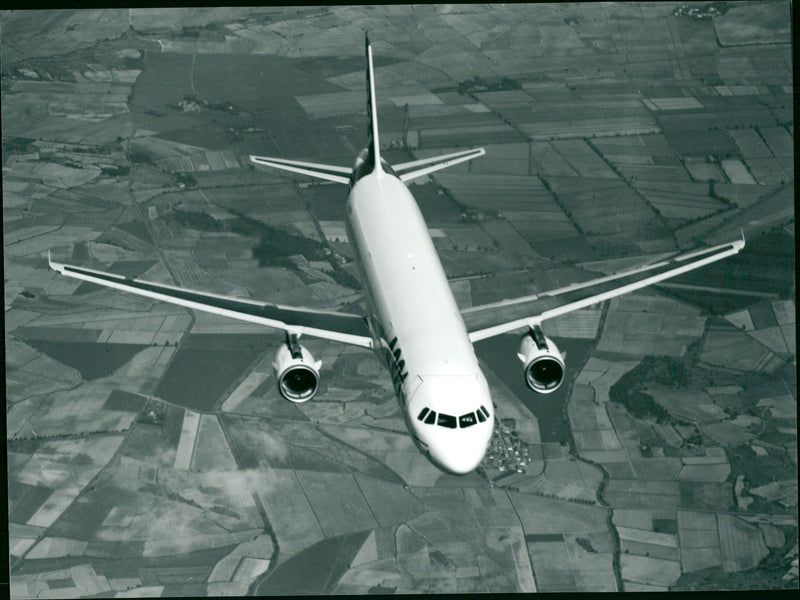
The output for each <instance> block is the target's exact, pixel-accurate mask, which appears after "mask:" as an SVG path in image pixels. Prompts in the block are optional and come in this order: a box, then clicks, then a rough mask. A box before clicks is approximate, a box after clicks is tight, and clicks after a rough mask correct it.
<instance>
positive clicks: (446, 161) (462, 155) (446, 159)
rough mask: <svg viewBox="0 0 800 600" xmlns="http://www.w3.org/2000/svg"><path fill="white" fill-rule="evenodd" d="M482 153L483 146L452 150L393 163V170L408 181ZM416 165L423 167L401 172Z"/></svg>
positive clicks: (484, 151) (402, 179) (483, 152)
mask: <svg viewBox="0 0 800 600" xmlns="http://www.w3.org/2000/svg"><path fill="white" fill-rule="evenodd" d="M484 154H486V150H484V149H483V148H473V149H472V150H462V151H461V152H454V153H453V154H445V155H444V156H432V157H431V158H423V159H421V160H415V161H412V162H407V163H402V164H399V165H394V171H395V173H397V174H398V177H400V180H401V181H410V180H412V179H416V178H417V177H422V176H423V175H427V174H428V173H433V172H435V171H439V170H441V169H446V168H447V167H452V166H453V165H457V164H458V163H462V162H466V161H468V160H472V159H473V158H478V157H479V156H483V155H484ZM423 165H428V166H423ZM416 167H423V168H421V169H417V170H416V171H410V172H408V173H403V172H402V171H408V170H409V169H414V168H416Z"/></svg>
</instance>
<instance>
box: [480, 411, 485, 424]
mask: <svg viewBox="0 0 800 600" xmlns="http://www.w3.org/2000/svg"><path fill="white" fill-rule="evenodd" d="M485 420H486V417H484V416H483V413H482V412H481V411H480V410H479V411H478V421H480V422H481V423H483V422H484V421H485Z"/></svg>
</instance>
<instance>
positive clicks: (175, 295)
mask: <svg viewBox="0 0 800 600" xmlns="http://www.w3.org/2000/svg"><path fill="white" fill-rule="evenodd" d="M48 261H49V263H50V268H51V269H53V270H54V271H58V272H59V273H61V274H62V275H66V276H68V277H74V278H75V279H82V280H84V281H90V282H92V283H96V284H98V285H102V286H105V287H110V288H114V289H117V290H123V291H125V292H130V293H132V294H138V295H139V296H145V297H147V298H153V299H155V300H161V301H163V302H169V303H171V304H177V305H179V306H185V307H187V308H192V309H195V310H202V311H205V312H209V313H214V314H217V315H223V316H225V317H231V318H233V319H239V320H240V321H249V322H251V323H258V324H260V325H266V326H267V327H273V328H275V329H281V330H283V331H288V332H290V333H296V334H298V335H299V334H306V335H310V336H313V337H319V338H324V339H329V340H334V341H337V342H344V343H346V344H353V345H356V346H363V347H365V348H371V347H372V335H371V333H370V328H369V323H368V321H367V319H366V317H363V316H360V315H354V314H347V313H338V312H333V311H325V310H316V309H312V308H294V307H288V306H280V305H277V304H268V303H265V302H258V301H255V300H245V299H242V298H233V297H230V296H220V295H217V294H210V293H207V292H200V291H196V290H190V289H186V288H179V287H174V286H171V285H164V284H161V283H152V282H149V281H142V280H140V279H131V278H129V277H123V276H122V275H116V274H114V273H105V272H103V271H95V270H94V269H87V268H85V267H77V266H73V265H65V264H62V263H58V262H54V261H53V260H52V259H51V258H50V257H49V255H48Z"/></svg>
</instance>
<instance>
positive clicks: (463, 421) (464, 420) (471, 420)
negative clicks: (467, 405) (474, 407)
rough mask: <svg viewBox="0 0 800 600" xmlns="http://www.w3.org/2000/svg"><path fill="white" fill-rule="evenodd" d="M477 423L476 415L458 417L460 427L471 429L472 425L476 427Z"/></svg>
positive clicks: (469, 414) (468, 414)
mask: <svg viewBox="0 0 800 600" xmlns="http://www.w3.org/2000/svg"><path fill="white" fill-rule="evenodd" d="M475 423H477V421H476V420H475V413H467V414H466V415H461V416H460V417H458V426H459V427H462V428H463V427H469V426H470V425H475Z"/></svg>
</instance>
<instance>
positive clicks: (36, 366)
mask: <svg viewBox="0 0 800 600" xmlns="http://www.w3.org/2000/svg"><path fill="white" fill-rule="evenodd" d="M701 4H702V3H700V4H697V5H695V4H691V3H690V4H689V5H687V6H686V7H682V6H680V5H679V3H621V2H611V3H586V4H581V3H578V4H569V3H567V4H563V3H545V4H539V3H536V4H510V5H503V4H464V5H444V4H442V5H379V6H344V5H333V6H267V7H250V8H248V7H227V8H214V9H207V8H163V7H152V8H137V7H134V8H127V7H126V9H122V8H110V9H103V8H86V9H84V10H79V11H72V10H59V9H57V8H56V9H52V10H45V11H41V10H40V11H36V12H35V13H34V12H31V11H28V10H24V9H23V10H20V11H0V24H2V26H3V32H4V35H3V38H2V40H1V41H0V50H2V53H3V58H4V61H3V68H2V73H0V79H1V80H2V90H3V93H2V109H3V110H2V125H3V134H2V137H3V140H2V141H3V236H4V250H5V252H4V263H3V268H4V278H5V279H4V283H5V286H4V299H5V319H4V323H5V328H4V335H5V348H6V363H5V370H4V372H5V376H6V390H7V394H6V395H7V398H6V400H7V408H6V417H7V418H6V421H7V450H8V452H7V454H8V469H7V470H8V500H9V514H8V517H9V519H8V520H9V529H8V532H7V533H8V538H9V568H10V586H9V593H10V596H11V597H12V598H15V599H16V598H19V599H24V598H45V597H85V596H86V597H88V596H111V595H115V596H119V597H131V596H137V597H145V596H146V597H156V596H164V597H195V596H197V597H201V596H223V595H234V596H244V595H265V594H266V595H274V594H279V595H297V594H330V593H333V594H358V595H373V594H379V593H398V594H429V593H435V594H442V595H445V594H446V595H448V596H451V595H453V596H454V595H457V594H462V593H473V594H474V593H493V594H506V593H508V594H511V593H520V592H522V593H536V592H556V593H558V592H573V593H575V592H577V593H591V592H597V591H606V592H613V591H620V592H641V591H663V592H670V591H678V590H683V589H690V588H691V589H694V590H698V591H705V590H709V589H719V590H722V591H727V590H729V589H732V588H737V589H753V590H755V589H758V590H760V589H764V590H767V591H768V592H769V591H771V590H773V589H780V588H794V587H796V586H797V569H796V563H794V562H793V561H796V557H797V556H796V550H795V548H796V544H797V517H796V514H795V513H796V511H794V509H795V508H796V506H797V487H796V475H797V466H796V465H797V461H796V457H797V454H796V441H797V437H796V435H797V434H796V410H795V409H796V406H797V394H796V374H795V373H794V371H795V364H796V352H795V351H796V339H795V322H796V318H795V311H796V305H795V304H796V303H795V297H794V293H793V290H794V288H793V285H794V271H795V269H794V266H795V265H794V254H793V252H792V251H793V249H794V244H793V243H792V240H793V238H794V234H795V231H794V206H793V204H792V203H791V200H792V199H793V198H794V156H793V153H794V142H793V137H794V124H793V116H794V115H793V111H792V106H793V102H792V99H793V89H794V87H793V83H794V82H793V80H792V77H793V72H792V53H791V48H792V47H791V45H790V42H791V39H790V33H791V28H790V20H789V18H790V11H789V8H790V7H789V4H788V3H786V2H785V0H767V1H766V2H764V3H725V2H722V3H711V4H708V5H702V6H701ZM364 31H368V32H369V35H370V39H371V41H372V44H373V50H374V63H375V80H376V81H375V83H376V88H377V91H378V97H377V106H378V113H379V115H380V129H381V137H380V140H381V144H382V148H381V151H382V156H383V157H384V158H385V159H386V160H387V161H388V162H389V163H390V164H394V165H397V164H401V163H404V162H409V161H416V160H422V159H426V158H431V157H434V156H438V155H441V154H445V153H452V152H458V151H462V150H466V149H468V148H474V147H481V146H482V147H484V148H485V150H486V155H485V156H483V157H481V158H479V159H478V160H475V161H470V162H467V163H462V164H459V165H457V166H455V167H453V168H451V169H448V170H444V171H438V172H435V173H433V174H431V175H429V176H427V177H424V178H420V179H419V180H417V181H414V182H411V185H410V186H409V190H410V191H411V193H412V194H413V195H414V197H415V199H416V200H417V203H418V205H419V207H420V211H421V213H422V215H423V217H424V219H425V221H426V224H427V225H428V228H429V231H430V234H431V237H432V239H433V242H434V245H435V247H436V249H437V251H438V253H439V256H440V258H441V261H442V264H443V267H444V269H445V272H446V274H447V275H448V277H449V278H451V282H450V283H451V289H452V290H453V293H454V296H455V299H456V301H457V304H458V306H459V307H460V308H461V309H462V310H464V309H467V308H470V309H473V310H472V311H471V312H466V313H465V320H466V321H467V324H468V325H474V323H477V322H478V321H479V320H480V319H481V318H484V317H485V316H486V314H485V310H484V311H483V312H482V311H481V309H480V308H479V307H480V306H481V305H483V304H487V303H494V302H500V301H502V300H504V299H511V298H515V297H518V296H522V295H535V294H540V295H542V294H543V293H545V292H547V291H549V290H558V289H560V288H566V287H568V286H570V285H573V284H577V283H580V282H583V281H587V280H589V279H593V278H597V277H601V276H606V275H611V274H614V273H616V272H617V271H618V270H620V269H624V268H628V267H634V266H637V265H639V264H641V263H642V262H644V261H651V262H658V261H659V260H663V259H664V258H665V257H667V256H669V255H671V254H672V253H673V252H676V251H679V250H680V251H684V252H689V251H693V250H702V249H704V248H706V247H708V246H713V245H716V244H722V243H727V242H730V241H731V240H734V239H737V238H738V237H739V236H740V235H743V236H744V237H745V239H746V243H747V245H746V247H745V249H744V250H743V251H742V252H740V253H739V254H737V255H736V256H733V257H730V258H728V259H726V260H724V261H720V262H717V263H714V264H711V265H708V266H706V267H704V268H703V269H701V270H698V271H695V272H692V273H689V274H685V275H683V276H681V277H679V278H676V279H674V280H671V281H668V282H663V284H661V285H658V286H655V287H652V288H649V289H648V290H646V291H644V290H641V291H636V292H634V293H632V294H629V295H625V296H621V297H618V298H614V299H612V300H610V301H604V302H601V303H598V304H596V305H594V306H590V307H585V308H583V309H581V310H580V311H576V312H573V313H569V314H566V315H563V316H560V317H557V318H554V319H548V320H545V322H544V323H542V329H543V332H544V333H545V334H546V335H547V336H550V337H551V338H552V339H553V341H554V342H555V343H556V344H557V346H558V349H559V352H560V353H562V357H563V360H564V363H565V368H566V371H565V381H564V384H563V385H562V386H561V387H560V388H559V389H558V390H557V391H556V392H554V393H552V394H549V395H537V394H534V393H532V392H531V391H530V389H529V388H528V387H527V386H526V384H525V380H524V376H523V372H522V369H521V366H522V365H521V363H520V362H519V360H518V358H517V357H516V354H517V352H518V349H519V343H520V336H521V335H522V333H523V331H524V327H522V328H520V329H519V330H518V331H514V332H511V333H509V334H505V335H501V336H497V337H494V338H489V339H485V340H481V341H480V342H476V344H475V349H476V354H477V358H478V360H479V364H480V366H481V369H482V371H483V372H484V375H485V376H486V379H487V383H488V386H489V389H490V393H491V396H492V399H493V401H494V404H495V407H496V415H497V425H496V430H495V432H494V435H493V437H492V440H491V443H490V447H489V451H488V452H487V455H486V458H485V460H484V462H483V463H482V465H481V466H480V467H479V468H478V469H476V470H475V471H474V472H473V473H470V474H468V475H466V476H455V475H452V474H448V473H444V472H442V471H441V470H439V469H438V468H436V467H435V466H434V465H433V464H431V462H430V461H429V460H427V459H426V458H425V457H424V456H423V454H422V453H421V452H420V451H419V449H418V448H417V446H416V445H415V444H414V442H413V440H412V438H411V437H410V435H409V433H408V430H407V427H406V423H405V422H404V417H403V408H402V407H401V406H400V405H398V403H397V400H396V399H395V397H394V394H393V390H392V381H391V378H390V377H389V375H388V374H387V373H386V371H385V369H384V368H383V365H382V363H381V361H380V360H379V359H378V358H377V357H376V356H375V354H374V353H372V352H371V351H369V350H367V349H365V348H357V347H353V346H347V345H344V344H339V343H336V342H333V341H326V340H322V339H316V338H314V337H313V336H312V335H310V334H309V333H308V332H306V334H305V335H304V336H303V339H302V343H303V345H304V346H305V347H307V349H308V350H309V351H311V352H312V354H313V355H314V357H315V359H319V360H321V361H322V366H321V368H320V376H321V382H320V390H319V394H318V395H317V396H316V397H315V398H314V400H313V401H310V402H305V403H302V404H294V403H291V402H287V401H285V400H284V399H283V398H282V397H281V396H280V394H279V393H278V389H277V385H276V379H275V373H274V368H273V365H272V363H273V361H274V357H275V352H276V350H277V348H278V346H279V345H280V344H281V343H283V340H284V334H282V333H281V332H278V331H275V330H271V329H265V328H263V327H262V326H260V325H257V324H255V323H248V322H239V321H231V320H229V319H226V318H224V317H222V316H220V315H210V314H207V313H202V312H199V311H195V310H191V309H188V308H183V307H178V306H174V305H166V304H163V303H161V302H159V301H156V300H151V299H149V298H143V297H139V296H129V295H125V294H123V293H120V292H118V291H116V290H110V289H107V288H101V287H99V286H96V285H93V284H90V283H87V282H81V281H77V280H74V279H71V278H67V277H63V276H61V275H58V274H57V273H55V272H53V271H52V270H50V269H49V268H48V254H50V255H52V257H53V258H54V259H56V260H58V261H62V260H63V261H65V262H69V263H74V264H79V265H82V266H84V267H86V268H91V269H99V270H103V271H110V272H112V273H116V274H118V275H119V276H120V277H128V278H137V277H139V278H142V279H145V280H147V281H153V282H158V283H162V284H166V285H172V286H176V287H178V288H189V289H198V290H202V291H205V292H209V293H215V294H223V295H234V296H237V297H239V298H242V299H250V300H254V301H265V302H271V303H278V304H282V305H287V306H295V305H298V306H305V307H311V308H316V309H323V310H332V311H336V310H342V311H346V312H351V313H359V314H361V313H363V312H364V310H365V309H366V306H367V300H366V297H365V295H364V290H363V289H361V282H360V280H359V274H358V267H357V265H356V264H355V262H354V257H355V253H354V251H353V249H352V247H351V246H350V245H349V243H348V240H347V230H346V227H345V220H346V219H347V206H346V205H347V190H346V186H338V185H335V184H333V183H331V182H320V181H318V180H315V179H312V178H310V177H307V176H304V175H301V174H289V173H280V172H277V171H275V170H273V169H270V168H266V167H260V166H259V167H254V166H253V165H251V164H250V161H249V156H250V155H251V154H255V155H264V156H274V157H282V158H284V159H290V160H292V159H294V160H301V161H313V162H320V163H325V164H330V165H337V166H344V167H350V166H352V165H353V163H354V160H355V158H356V156H357V155H358V153H359V151H360V150H361V149H362V148H363V146H364V143H365V139H366V138H365V105H364V64H363V63H364V58H363V53H364V45H363V35H364ZM530 306H531V304H530V303H520V304H517V305H510V306H507V307H505V308H504V311H505V314H506V315H507V316H509V317H513V318H517V317H519V318H522V317H530V316H531V315H530V314H529V313H530V312H531V311H530ZM476 307H477V308H476ZM526 311H527V312H526Z"/></svg>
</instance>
